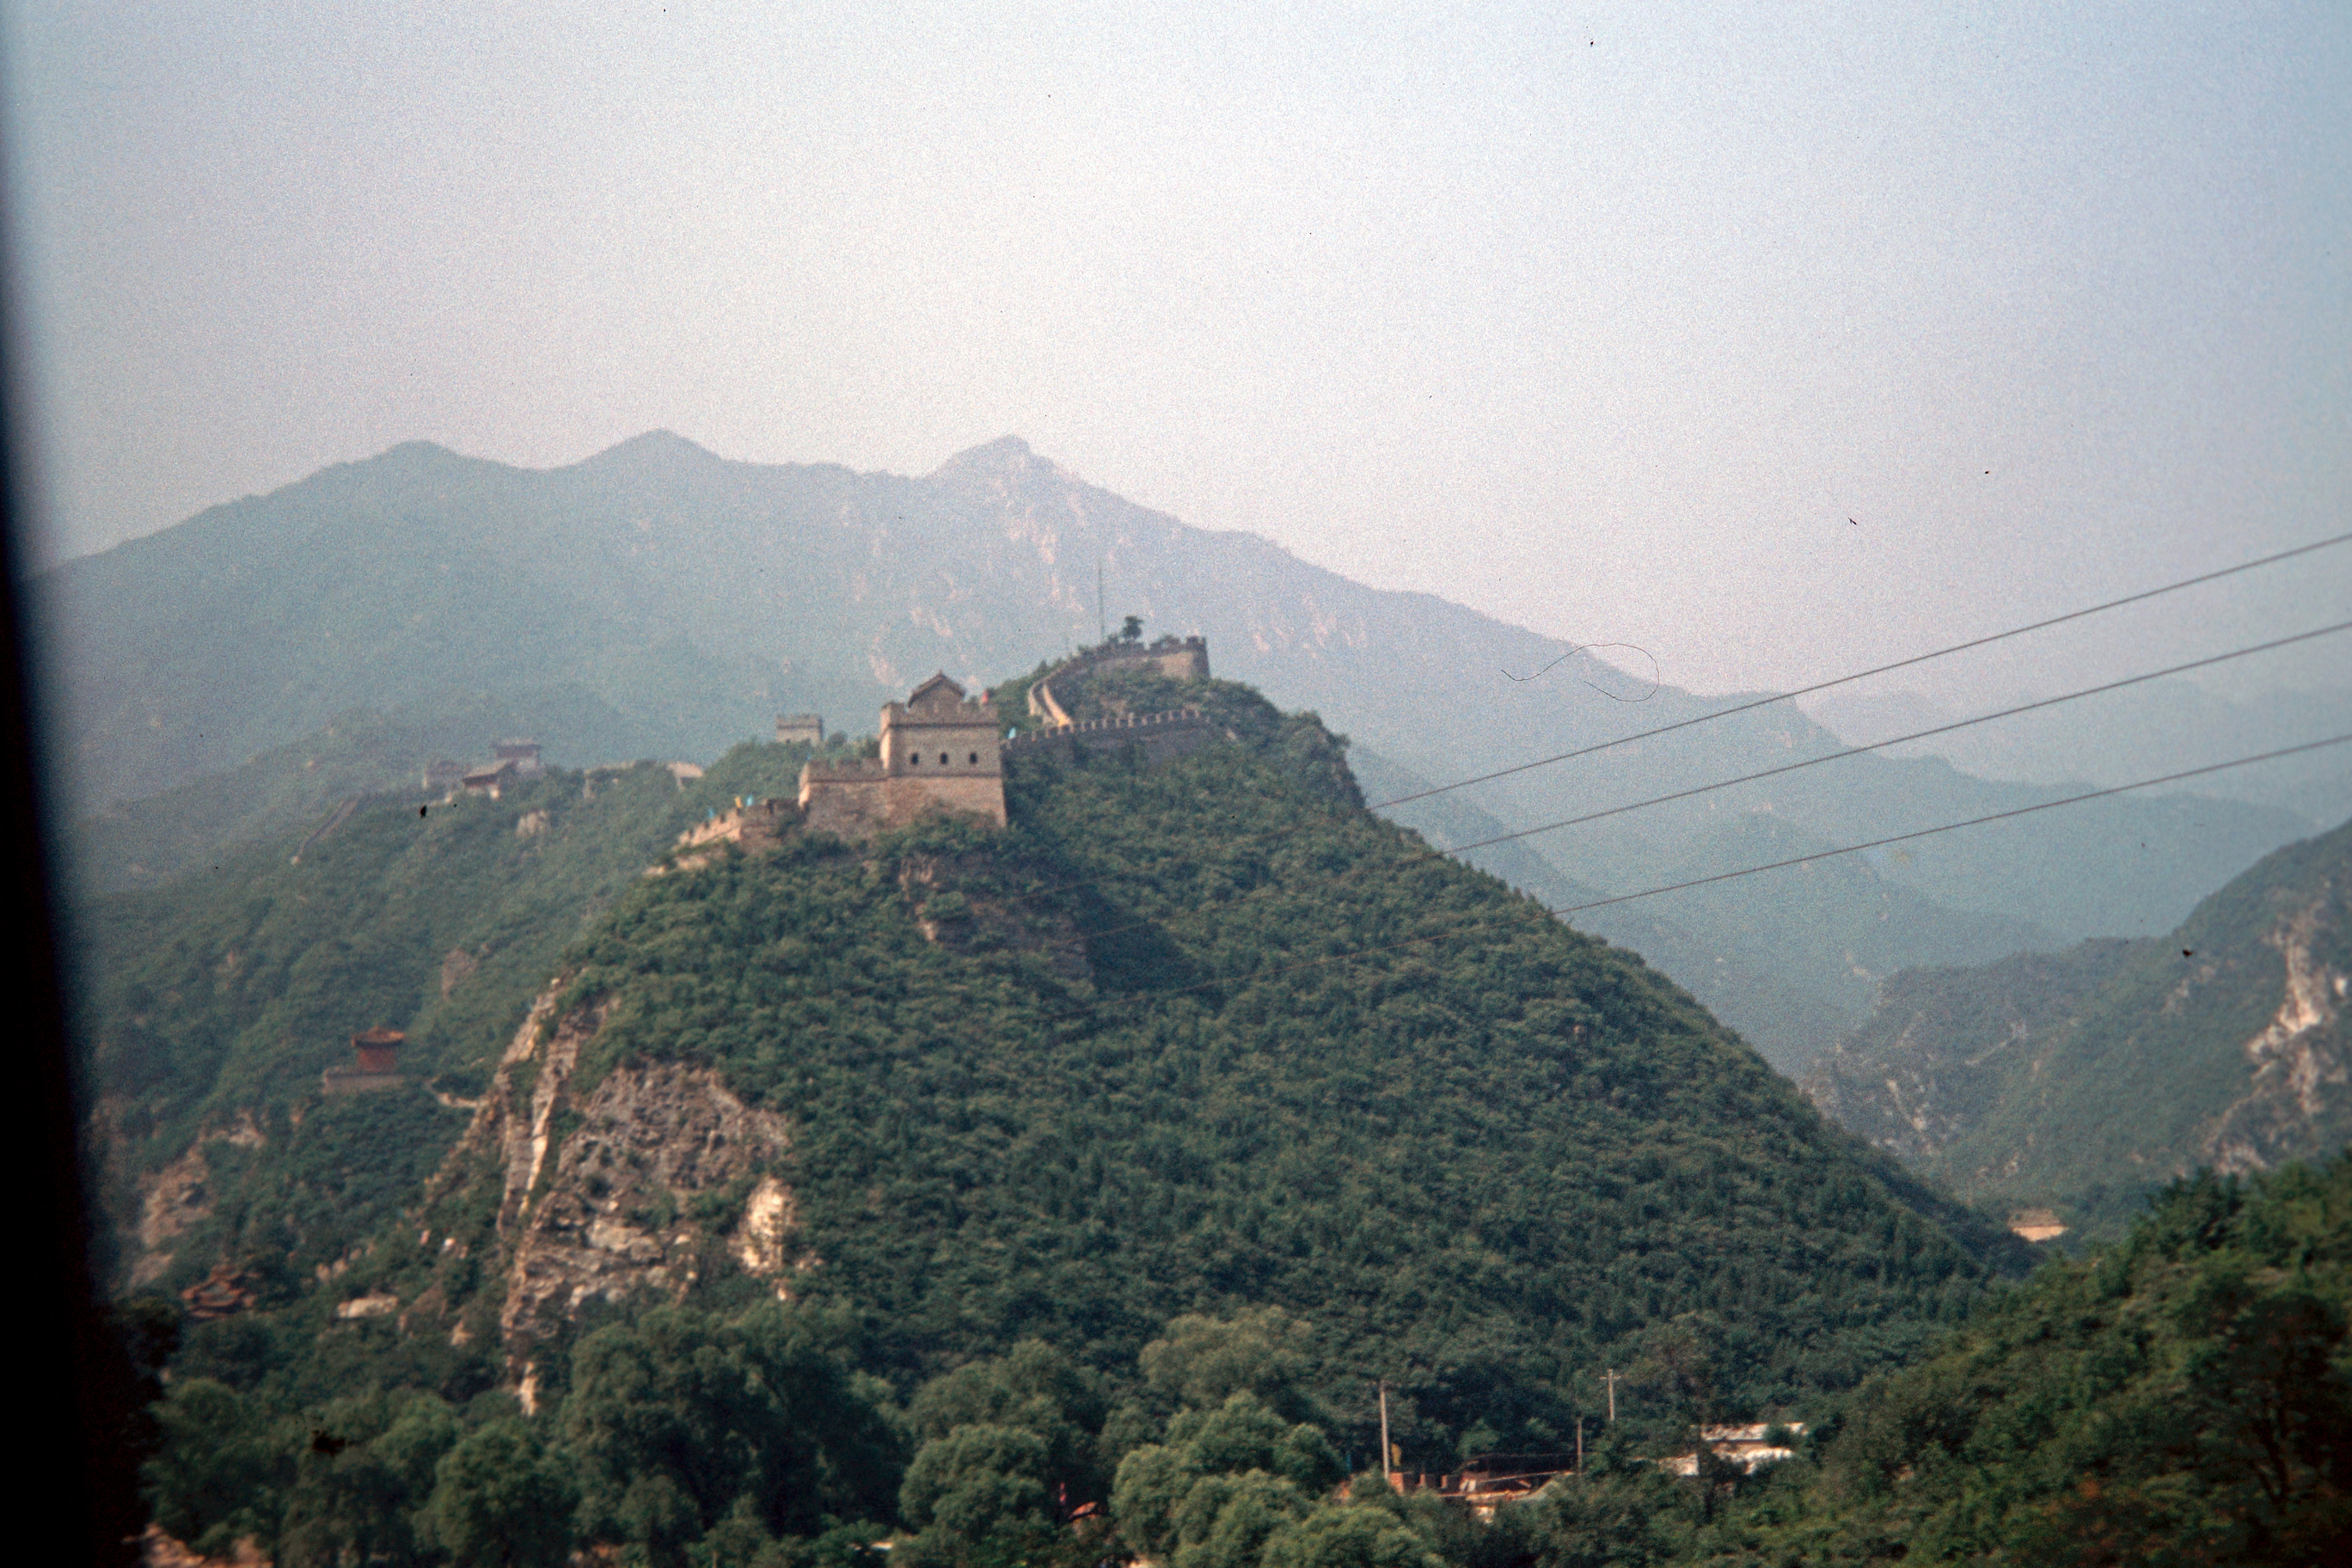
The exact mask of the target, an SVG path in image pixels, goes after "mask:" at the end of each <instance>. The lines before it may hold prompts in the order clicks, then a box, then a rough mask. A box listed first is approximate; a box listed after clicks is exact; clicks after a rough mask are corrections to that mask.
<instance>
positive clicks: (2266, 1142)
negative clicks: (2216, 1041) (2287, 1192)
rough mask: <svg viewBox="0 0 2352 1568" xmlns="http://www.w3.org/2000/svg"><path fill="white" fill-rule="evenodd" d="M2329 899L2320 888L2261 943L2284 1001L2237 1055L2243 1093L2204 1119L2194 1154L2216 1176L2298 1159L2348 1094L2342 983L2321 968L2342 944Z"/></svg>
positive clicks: (2339, 974) (2335, 967) (2351, 1063)
mask: <svg viewBox="0 0 2352 1568" xmlns="http://www.w3.org/2000/svg"><path fill="white" fill-rule="evenodd" d="M2343 915H2344V900H2342V899H2341V898H2340V897H2337V896H2336V889H2334V888H2333V887H2330V888H2329V889H2328V890H2327V892H2326V893H2325V894H2323V895H2322V896H2320V897H2318V898H2315V899H2314V900H2312V901H2311V902H2310V903H2309V904H2307V905H2305V907H2304V908H2303V909H2302V910H2298V911H2296V912H2295V913H2294V914H2292V915H2290V916H2288V917H2287V918H2286V919H2284V920H2283V921H2280V922H2279V924H2278V925H2277V926H2275V927H2274V928H2273V929H2272V930H2271V931H2268V932H2266V933H2264V935H2263V942H2264V943H2265V944H2267V945H2268V946H2271V947H2273V948H2276V949H2277V950H2278V952H2279V956H2280V957H2281V959H2282V960H2284V965H2285V969H2286V975H2285V983H2284V993H2285V994H2284V996H2282V997H2281V999H2280V1001H2279V1005H2278V1011H2277V1012H2276V1013H2274V1014H2273V1015H2272V1017H2271V1020H2270V1022H2269V1023H2268V1024H2266V1025H2264V1026H2263V1029H2262V1031H2261V1032H2260V1033H2259V1034H2257V1035H2255V1036H2254V1037H2252V1039H2250V1040H2248V1041H2246V1042H2245V1044H2244V1045H2243V1046H2242V1047H2240V1048H2241V1050H2242V1054H2243V1055H2244V1057H2245V1059H2246V1063H2247V1067H2248V1069H2249V1070H2248V1075H2247V1076H2248V1081H2247V1086H2246V1092H2245V1093H2244V1094H2242V1095H2241V1096H2240V1097H2239V1098H2238V1099H2237V1100H2232V1101H2231V1103H2230V1105H2229V1106H2228V1107H2227V1108H2226V1109H2224V1110H2222V1111H2221V1114H2220V1115H2219V1116H2217V1117H2215V1118H2214V1119H2213V1123H2212V1131H2210V1132H2208V1133H2207V1134H2206V1136H2205V1138H2204V1141H2203V1143H2202V1145H2201V1147H2200V1151H2199V1152H2200V1156H2201V1157H2202V1159H2203V1161H2204V1162H2205V1163H2209V1164H2211V1165H2213V1166H2214V1167H2215V1168H2217V1169H2220V1170H2223V1171H2250V1170H2251V1171H2259V1170H2266V1169H2268V1168H2269V1167H2271V1166H2272V1165H2274V1164H2276V1163H2280V1162H2282V1161H2284V1160H2288V1159H2293V1158H2294V1156H2295V1155H2296V1154H2298V1153H2302V1152H2305V1149H2306V1146H2307V1145H2308V1144H2309V1143H2310V1142H2311V1141H2312V1131H2313V1130H2314V1129H2315V1128H2318V1127H2321V1126H2324V1125H2326V1124H2328V1123H2329V1122H2330V1121H2335V1120H2340V1118H2341V1115H2342V1110H2343V1107H2344V1102H2345V1100H2346V1099H2347V1087H2352V1040H2347V1037H2346V1033H2345V1029H2344V1021H2343V1010H2344V1002H2345V994H2346V992H2347V988H2352V976H2347V974H2346V973H2345V972H2344V969H2343V968H2342V967H2341V964H2340V963H2335V962H2330V955H2331V954H2340V952H2341V950H2342V947H2343V939H2344V931H2343V929H2342V919H2343ZM2331 1111H2334V1112H2336V1115H2335V1116H2334V1117H2331V1115H2330V1112H2331Z"/></svg>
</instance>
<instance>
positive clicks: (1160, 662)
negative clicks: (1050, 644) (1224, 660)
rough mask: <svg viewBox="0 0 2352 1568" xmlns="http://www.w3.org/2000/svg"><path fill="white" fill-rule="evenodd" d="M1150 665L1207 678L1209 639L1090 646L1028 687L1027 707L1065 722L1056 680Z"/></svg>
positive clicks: (1177, 675) (1169, 673)
mask: <svg viewBox="0 0 2352 1568" xmlns="http://www.w3.org/2000/svg"><path fill="white" fill-rule="evenodd" d="M1138 665H1149V666H1150V667H1151V668H1155V669H1157V670H1158V671H1159V672H1160V674H1162V675H1164V676H1166V677H1168V678H1169V679H1171V680H1206V679H1209V639H1208V638H1206V637H1160V638H1159V639H1158V640H1157V641H1154V642H1150V643H1118V644H1114V645H1112V646H1111V647H1097V648H1089V649H1087V651H1086V652H1084V653H1081V654H1079V655H1077V656H1076V658H1072V659H1071V660H1070V661H1069V662H1068V663H1066V664H1065V665H1063V666H1062V667H1061V668H1058V669H1056V670H1055V671H1054V673H1053V674H1051V675H1049V676H1047V677H1045V679H1043V680H1040V681H1038V682H1037V683H1036V684H1035V685H1034V686H1032V687H1030V688H1029V711H1030V712H1032V713H1034V714H1035V715H1036V716H1037V717H1038V718H1040V719H1043V720H1045V721H1046V722H1048V723H1050V724H1055V725H1067V724H1069V723H1070V722H1071V719H1070V715H1069V713H1068V711H1067V710H1066V709H1065V708H1064V707H1063V705H1062V700H1061V694H1060V693H1058V692H1056V691H1055V685H1056V684H1057V683H1060V682H1071V683H1075V682H1076V680H1077V679H1078V678H1079V677H1081V676H1085V675H1088V674H1091V673H1093V672H1094V671H1096V670H1097V669H1113V668H1127V667H1133V666H1138Z"/></svg>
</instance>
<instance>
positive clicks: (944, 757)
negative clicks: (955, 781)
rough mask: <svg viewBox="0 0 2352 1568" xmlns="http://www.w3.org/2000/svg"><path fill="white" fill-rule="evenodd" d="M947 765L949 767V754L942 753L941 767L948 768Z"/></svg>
mask: <svg viewBox="0 0 2352 1568" xmlns="http://www.w3.org/2000/svg"><path fill="white" fill-rule="evenodd" d="M947 765H948V754H947V753H946V752H940V766H941V767H946V766H947Z"/></svg>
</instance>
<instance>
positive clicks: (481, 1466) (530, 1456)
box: [429, 1417, 580, 1568]
mask: <svg viewBox="0 0 2352 1568" xmlns="http://www.w3.org/2000/svg"><path fill="white" fill-rule="evenodd" d="M434 1477H435V1485H434V1489H433V1497H432V1501H431V1503H430V1505H429V1513H430V1519H431V1526H432V1535H433V1538H434V1540H435V1541H436V1542H438V1544H439V1545H440V1546H441V1548H442V1549H443V1550H444V1551H446V1552H448V1554H449V1558H450V1561H451V1562H452V1563H456V1564H457V1565H458V1568H555V1565H556V1564H559V1563H562V1562H563V1561H564V1560H565V1558H566V1557H568V1556H569V1555H570V1554H571V1551H572V1510H573V1509H574V1508H576V1507H577V1506H578V1504H579V1500H580V1493H579V1489H578V1488H577V1487H576V1486H574V1485H573V1483H572V1478H571V1475H570V1468H569V1465H568V1463H567V1461H566V1460H565V1458H564V1457H563V1456H562V1455H558V1454H551V1453H549V1452H548V1451H547V1450H546V1449H545V1448H544V1447H542V1446H541V1443H540V1439H539V1434H538V1433H537V1432H535V1431H533V1430H532V1429H531V1426H530V1423H528V1422H525V1421H520V1420H517V1419H514V1418H513V1417H504V1418H501V1419H499V1420H495V1421H491V1422H489V1423H488V1424H486V1425H484V1426H481V1427H479V1428H478V1429H477V1430H476V1431H474V1432H472V1433H469V1434H468V1435H467V1436H466V1437H465V1438H464V1439H463V1440H462V1441H460V1442H459V1443H458V1444H457V1447H453V1448H451V1449H450V1450H449V1452H448V1453H447V1454H446V1455H445V1456H443V1458H442V1459H441V1462H440V1463H439V1464H438V1465H437V1466H436V1467H435V1469H434Z"/></svg>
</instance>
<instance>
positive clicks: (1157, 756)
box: [1004, 708, 1217, 767]
mask: <svg viewBox="0 0 2352 1568" xmlns="http://www.w3.org/2000/svg"><path fill="white" fill-rule="evenodd" d="M1216 738H1217V731H1215V729H1214V728H1213V727H1212V726H1211V724H1210V723H1209V721H1208V720H1206V719H1204V718H1202V716H1201V713H1200V710H1198V709H1193V708H1178V709H1174V710H1171V711H1169V712H1166V713H1137V714H1130V715H1129V716H1127V717H1125V718H1120V719H1097V720H1095V721H1091V722H1088V723H1085V724H1063V725H1058V726H1056V727H1055V728H1054V729H1051V730H1037V731H1032V732H1031V733H1029V734H1026V735H1023V736H1020V737H1018V738H1017V739H1014V740H1011V741H1007V742H1004V755H1005V756H1006V757H1007V758H1008V759H1010V758H1015V757H1038V756H1047V757H1052V756H1058V757H1062V758H1065V759H1074V758H1076V755H1077V753H1078V752H1081V751H1086V752H1117V751H1119V750H1121V749H1123V748H1125V747H1128V746H1133V747H1135V748H1136V749H1137V750H1138V751H1139V752H1141V753H1142V755H1143V760H1144V762H1145V763H1147V764H1148V765H1150V766H1152V767H1158V766H1159V765H1160V763H1171V762H1174V761H1175V760H1176V759H1177V758H1178V757H1181V756H1183V755H1185V754H1186V753H1187V752H1197V751H1199V750H1200V749H1201V748H1202V746H1205V745H1208V744H1209V743H1210V742H1213V741H1214V740H1216Z"/></svg>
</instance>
